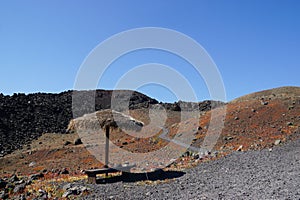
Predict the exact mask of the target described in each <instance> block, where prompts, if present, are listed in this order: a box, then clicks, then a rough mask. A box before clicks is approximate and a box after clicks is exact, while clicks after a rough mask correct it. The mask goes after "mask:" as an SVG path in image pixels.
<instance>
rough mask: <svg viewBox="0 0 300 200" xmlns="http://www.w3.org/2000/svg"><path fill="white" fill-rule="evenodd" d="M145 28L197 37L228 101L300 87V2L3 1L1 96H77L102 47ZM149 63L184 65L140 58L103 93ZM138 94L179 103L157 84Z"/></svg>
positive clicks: (110, 78) (152, 54)
mask: <svg viewBox="0 0 300 200" xmlns="http://www.w3.org/2000/svg"><path fill="white" fill-rule="evenodd" d="M139 27H164V28H169V29H174V30H176V31H179V32H182V33H184V34H186V35H188V36H190V37H192V38H194V39H195V40H196V41H197V42H198V43H200V44H201V45H202V46H203V47H204V48H205V49H206V50H207V52H208V53H209V54H210V56H211V57H212V58H213V60H214V61H215V63H216V65H217V66H218V68H219V71H220V73H221V75H222V77H223V81H224V85H225V88H226V92H227V99H228V100H231V99H233V98H236V97H239V96H241V95H244V94H248V93H251V92H255V91H259V90H262V89H269V88H274V87H279V86H300V78H299V77H300V76H299V74H300V1H298V0H294V1H291V0H282V1H276V0H243V1H242V0H236V1H233V0H226V1H225V0H223V1H222V0H219V1H213V0H207V1H201V0H194V1H192V0H190V1H179V0H151V1H146V0H137V1H133V0H127V1H122V0H120V1H112V0H107V1H101V0H95V1H92V0H86V1H83V0H82V1H79V0H77V1H76V0H75V1H73V0H72V1H71V0H48V1H46V0H43V1H40V0H26V1H21V0H19V1H16V0H0V72H1V77H0V93H4V94H12V93H17V92H24V93H32V92H38V91H40V92H61V91H64V90H68V89H72V88H73V85H74V81H75V78H76V74H77V71H78V69H79V67H80V65H81V64H82V62H83V60H84V59H85V57H86V56H87V55H88V53H89V52H90V51H91V50H92V49H93V48H94V47H96V45H98V44H99V43H100V42H102V41H103V40H105V39H107V38H108V37H110V36H112V35H114V34H117V33H119V32H121V31H125V30H128V29H132V28H139ZM148 62H157V63H163V64H167V65H169V66H173V65H174V66H176V65H177V69H179V68H178V66H179V65H182V68H183V66H184V65H185V63H184V62H183V61H182V60H180V59H178V58H176V57H174V56H170V55H168V54H167V53H163V52H159V51H154V50H153V51H150V50H149V51H142V52H137V53H135V54H132V55H128V56H127V58H126V57H124V58H122V59H120V60H119V61H118V62H116V63H115V66H114V67H112V68H111V70H110V71H108V72H107V73H106V77H104V78H103V81H102V83H99V87H102V88H104V89H111V88H113V87H114V85H115V81H117V79H118V76H121V75H122V73H124V72H126V70H130V69H131V68H132V67H135V66H136V65H140V64H143V63H148ZM175 68H176V67H175ZM179 71H180V70H179ZM183 71H185V72H187V74H186V76H187V77H186V78H187V79H189V77H188V76H189V74H190V75H191V74H193V71H192V70H189V69H188V67H185V68H184V70H183ZM191 76H192V75H191ZM191 80H193V79H192V78H191ZM197 84H199V85H198V86H197V88H198V89H199V88H202V89H199V90H203V91H197V97H198V99H199V100H202V99H208V98H209V96H208V94H207V92H205V90H206V89H205V84H204V83H203V81H202V80H199V83H197V82H195V80H194V82H192V85H197ZM140 91H142V92H145V93H146V94H148V95H150V96H151V97H154V98H156V99H158V100H160V101H170V102H172V101H175V100H177V99H176V98H175V96H174V94H172V92H171V91H168V90H167V89H164V88H160V87H157V86H156V85H148V86H145V87H143V88H140ZM185 100H188V97H187V99H185Z"/></svg>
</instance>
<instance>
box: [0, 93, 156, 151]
mask: <svg viewBox="0 0 300 200" xmlns="http://www.w3.org/2000/svg"><path fill="white" fill-rule="evenodd" d="M75 92H76V93H77V94H79V95H80V96H81V97H82V101H81V103H80V104H79V107H77V109H78V110H79V111H80V112H81V113H79V114H81V115H84V114H87V113H90V112H89V110H85V109H84V108H85V105H86V103H87V102H85V101H84V98H83V97H85V96H86V95H94V94H95V110H96V111H98V110H102V109H108V108H110V107H111V97H112V95H125V94H130V99H129V108H130V109H135V108H142V107H144V108H147V107H148V106H149V105H150V104H156V103H158V102H157V101H156V100H155V99H152V98H150V97H148V96H146V95H143V94H141V93H138V92H133V91H114V92H113V91H111V90H97V91H96V93H95V92H94V91H80V92H78V91H75ZM72 94H73V91H66V92H62V93H59V94H49V93H35V94H28V95H25V94H13V95H12V96H7V95H3V94H0V157H1V156H4V155H6V154H8V153H11V152H12V151H14V150H16V149H19V148H21V147H22V146H23V145H24V144H27V143H28V142H30V141H32V140H33V139H36V138H37V137H39V136H40V135H41V134H42V133H46V132H47V133H65V131H66V129H67V126H68V124H69V122H70V120H71V119H72V116H73V115H72V114H73V113H72ZM79 111H77V114H78V112H79ZM75 112H76V110H75Z"/></svg>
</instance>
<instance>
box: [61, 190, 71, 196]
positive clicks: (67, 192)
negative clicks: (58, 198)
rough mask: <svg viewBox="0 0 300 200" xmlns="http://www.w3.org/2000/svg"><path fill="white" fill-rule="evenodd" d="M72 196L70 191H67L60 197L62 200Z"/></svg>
mask: <svg viewBox="0 0 300 200" xmlns="http://www.w3.org/2000/svg"><path fill="white" fill-rule="evenodd" d="M72 194H73V193H72V191H70V190H67V191H65V193H64V194H63V195H62V197H63V198H67V197H69V196H70V195H72Z"/></svg>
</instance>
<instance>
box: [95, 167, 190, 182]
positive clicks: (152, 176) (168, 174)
mask: <svg viewBox="0 0 300 200" xmlns="http://www.w3.org/2000/svg"><path fill="white" fill-rule="evenodd" d="M184 175H185V172H181V171H163V170H162V169H160V170H156V171H154V172H145V173H124V172H123V173H122V175H120V176H112V177H108V178H98V179H97V180H96V183H97V184H109V183H117V182H125V183H133V182H139V181H147V180H149V181H163V180H167V179H174V178H179V177H182V176H184Z"/></svg>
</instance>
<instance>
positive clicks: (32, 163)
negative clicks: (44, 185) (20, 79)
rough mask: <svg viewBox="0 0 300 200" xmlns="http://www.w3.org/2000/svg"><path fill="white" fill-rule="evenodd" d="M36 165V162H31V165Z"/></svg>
mask: <svg viewBox="0 0 300 200" xmlns="http://www.w3.org/2000/svg"><path fill="white" fill-rule="evenodd" d="M35 165H36V162H31V163H29V165H28V166H29V167H33V166H35Z"/></svg>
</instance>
